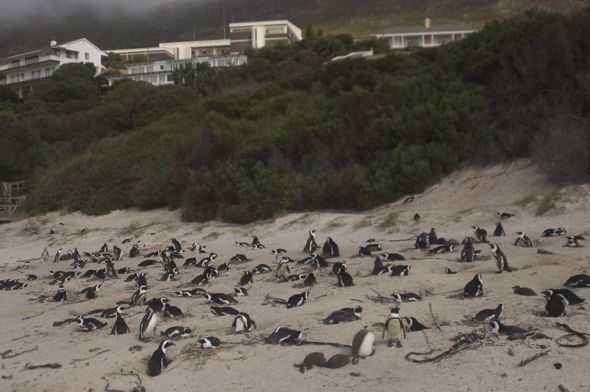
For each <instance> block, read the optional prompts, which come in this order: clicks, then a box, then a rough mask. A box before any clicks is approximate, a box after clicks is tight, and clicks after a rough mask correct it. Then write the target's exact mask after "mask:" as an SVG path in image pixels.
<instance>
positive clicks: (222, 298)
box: [201, 292, 238, 305]
mask: <svg viewBox="0 0 590 392" xmlns="http://www.w3.org/2000/svg"><path fill="white" fill-rule="evenodd" d="M201 295H202V296H204V297H205V298H207V300H208V301H210V302H215V303H217V304H220V305H229V304H237V303H238V301H236V299H235V298H234V297H233V296H232V295H230V294H223V293H207V292H205V293H202V294H201Z"/></svg>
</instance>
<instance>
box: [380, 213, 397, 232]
mask: <svg viewBox="0 0 590 392" xmlns="http://www.w3.org/2000/svg"><path fill="white" fill-rule="evenodd" d="M398 219H399V214H398V213H397V212H390V213H389V214H387V216H385V218H383V220H382V221H381V222H379V228H380V229H382V230H385V229H389V228H392V227H395V226H396V225H397V221H398Z"/></svg>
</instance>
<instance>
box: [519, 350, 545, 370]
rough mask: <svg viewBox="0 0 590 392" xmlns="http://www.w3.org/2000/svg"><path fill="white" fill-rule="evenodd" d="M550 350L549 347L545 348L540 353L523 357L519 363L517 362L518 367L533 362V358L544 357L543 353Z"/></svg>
mask: <svg viewBox="0 0 590 392" xmlns="http://www.w3.org/2000/svg"><path fill="white" fill-rule="evenodd" d="M550 352H551V349H549V350H545V351H541V352H540V353H536V354H535V355H533V356H532V357H529V358H526V359H523V360H522V361H520V363H519V364H518V366H519V367H522V366H526V365H528V364H529V363H531V362H533V361H534V360H535V359H538V358H541V357H544V356H545V355H547V354H549V353H550Z"/></svg>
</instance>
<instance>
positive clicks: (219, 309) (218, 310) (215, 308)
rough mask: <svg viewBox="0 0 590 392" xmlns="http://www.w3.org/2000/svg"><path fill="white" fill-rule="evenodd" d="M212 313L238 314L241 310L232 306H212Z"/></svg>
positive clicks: (218, 314) (219, 314)
mask: <svg viewBox="0 0 590 392" xmlns="http://www.w3.org/2000/svg"><path fill="white" fill-rule="evenodd" d="M210 309H211V313H213V314H214V315H216V316H237V315H238V314H240V311H239V310H237V309H234V308H232V307H231V306H211V308H210Z"/></svg>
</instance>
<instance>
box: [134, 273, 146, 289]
mask: <svg viewBox="0 0 590 392" xmlns="http://www.w3.org/2000/svg"><path fill="white" fill-rule="evenodd" d="M146 275H147V272H142V273H140V274H139V275H137V276H136V278H135V285H136V286H137V287H138V288H139V287H141V286H145V288H146V289H147V287H148V285H147V278H146V277H145V276H146Z"/></svg>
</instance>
